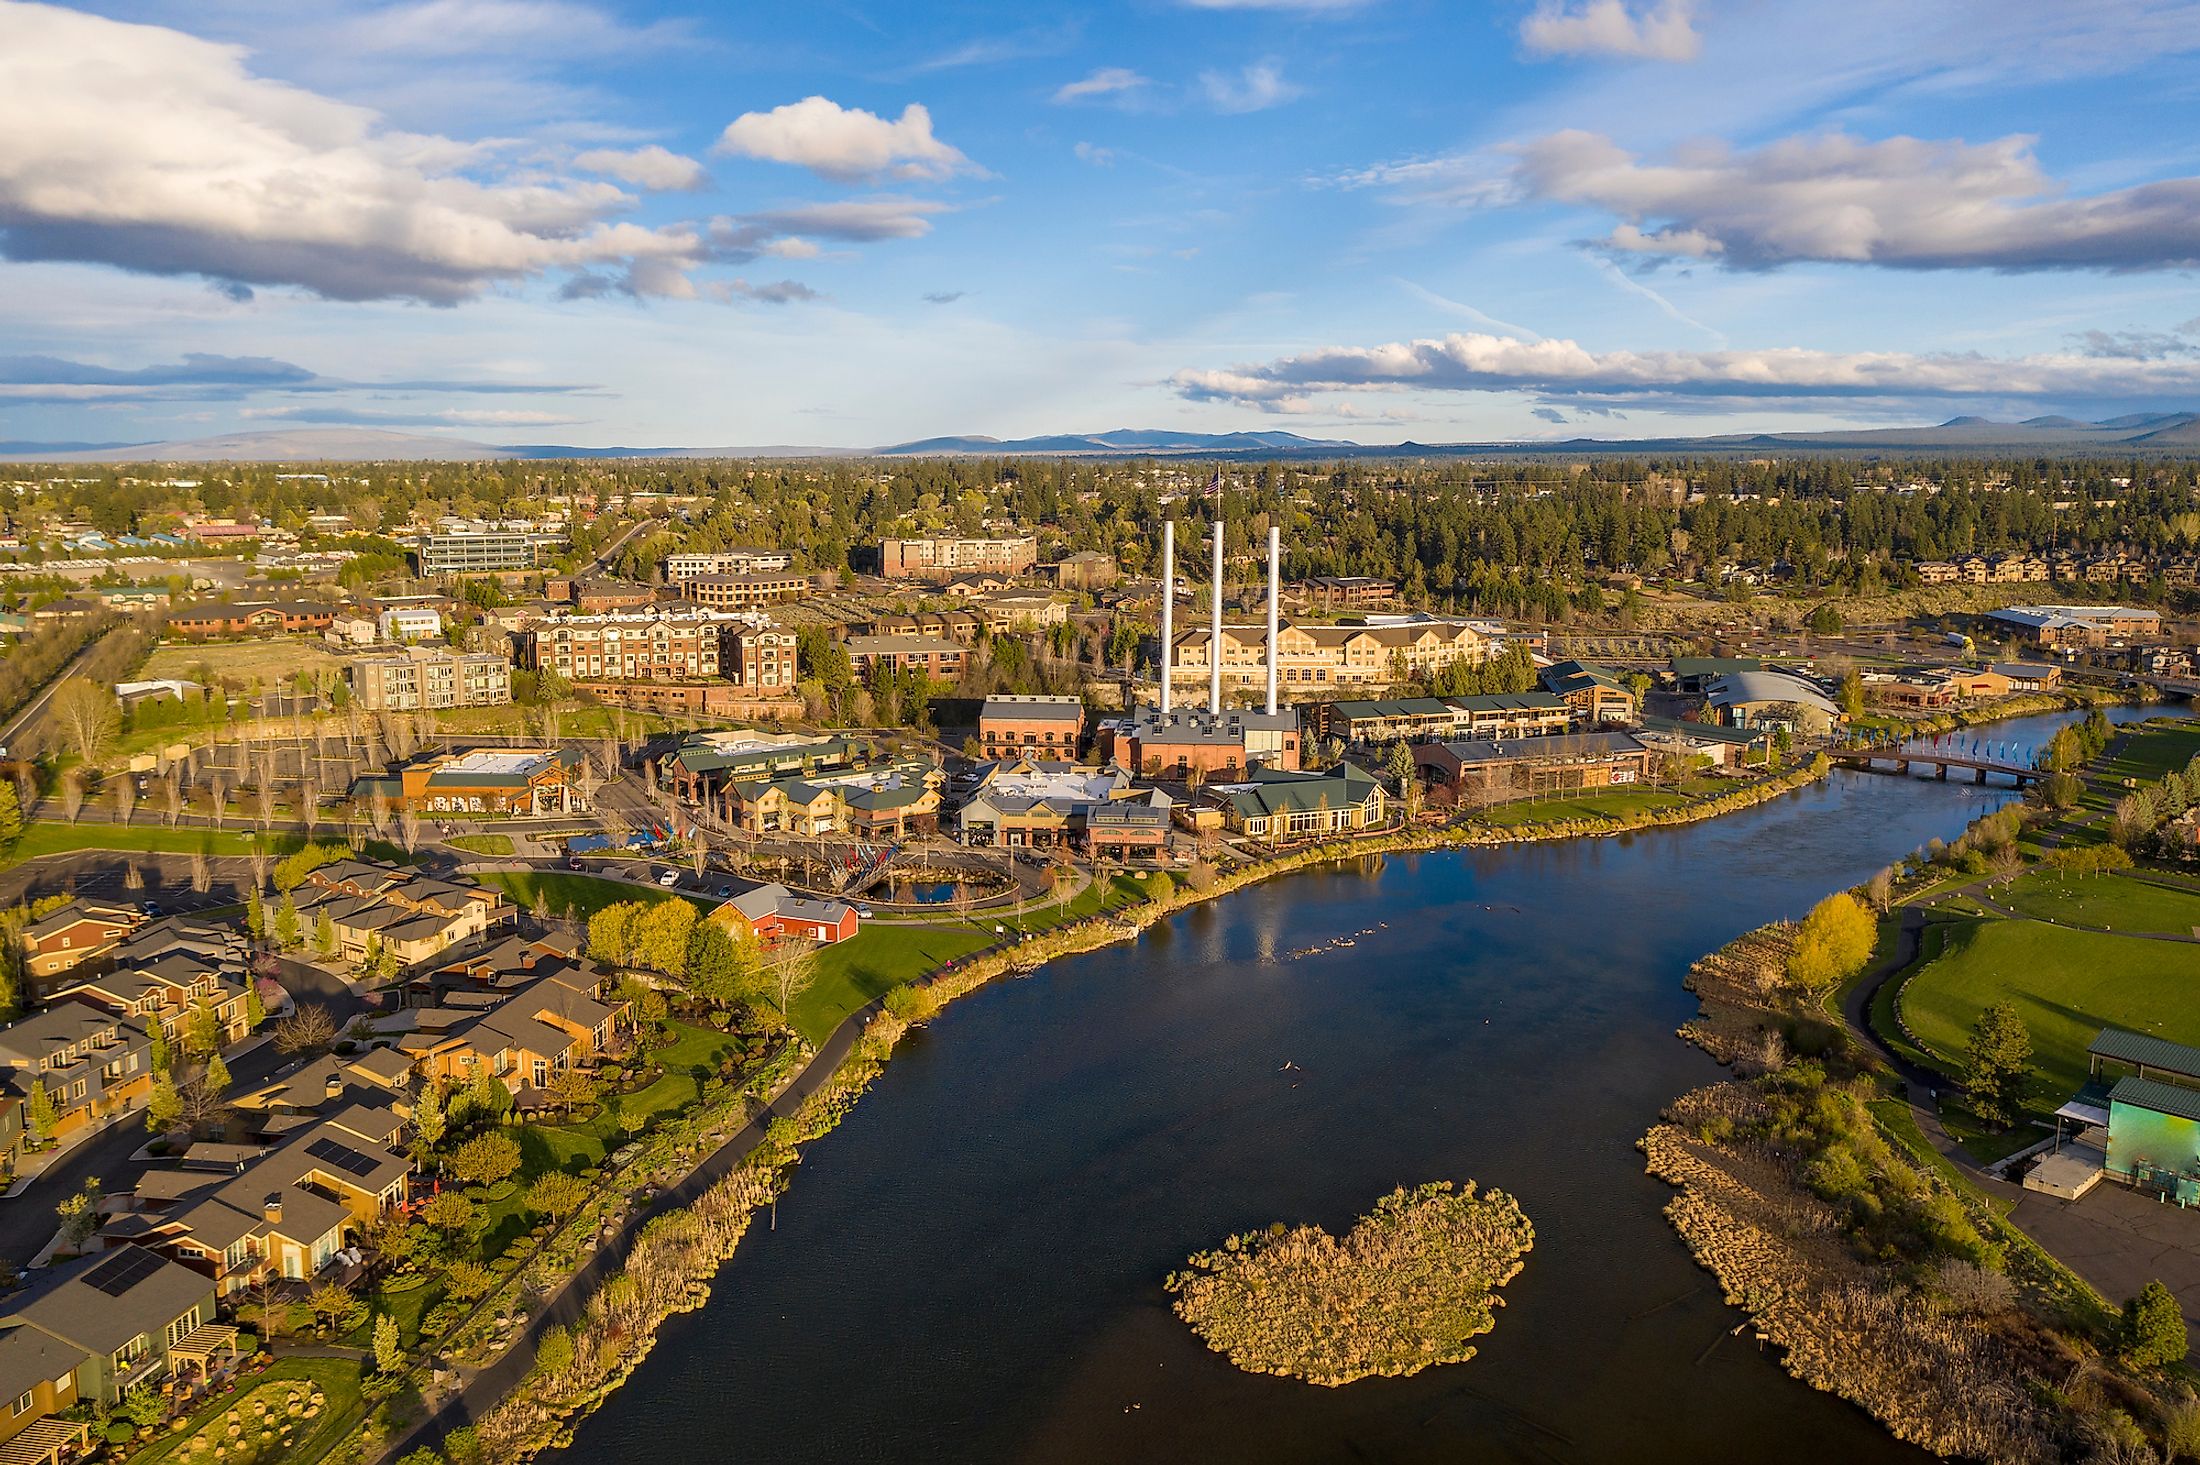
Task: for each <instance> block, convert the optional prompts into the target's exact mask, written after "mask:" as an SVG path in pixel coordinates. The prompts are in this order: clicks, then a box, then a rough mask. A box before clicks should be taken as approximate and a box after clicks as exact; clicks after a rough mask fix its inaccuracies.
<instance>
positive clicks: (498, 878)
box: [476, 866, 715, 920]
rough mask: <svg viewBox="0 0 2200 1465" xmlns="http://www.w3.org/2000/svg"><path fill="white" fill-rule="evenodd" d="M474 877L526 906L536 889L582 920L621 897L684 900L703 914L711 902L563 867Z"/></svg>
mask: <svg viewBox="0 0 2200 1465" xmlns="http://www.w3.org/2000/svg"><path fill="white" fill-rule="evenodd" d="M652 868H655V867H654V866H653V867H652ZM476 878H477V879H479V880H480V881H481V883H482V884H484V885H493V886H495V887H496V888H497V889H499V890H501V891H503V892H504V893H505V894H506V895H509V896H511V897H512V899H514V900H516V901H518V902H519V903H520V904H521V905H523V906H527V907H530V908H532V907H533V905H534V903H535V893H536V892H537V891H540V892H541V893H542V896H543V899H544V900H545V901H546V902H547V903H548V905H549V907H550V910H551V912H552V913H553V914H564V915H572V916H578V917H580V918H581V919H583V920H585V919H587V918H588V917H589V916H592V915H594V914H595V913H596V912H598V911H600V910H602V909H603V908H604V907H605V906H607V905H617V904H618V903H619V902H620V901H622V900H642V901H660V900H686V901H688V902H690V903H691V904H693V905H694V906H695V908H696V909H697V910H699V911H701V912H703V913H704V914H706V915H707V914H709V912H710V911H711V910H712V909H713V907H714V904H715V903H714V902H711V901H705V900H699V899H697V898H696V897H694V896H692V895H686V894H682V893H680V892H675V891H671V890H666V889H665V888H664V887H662V886H659V885H631V884H628V883H627V882H626V881H624V880H606V879H604V878H603V877H602V876H600V875H576V874H572V873H570V872H567V871H564V870H491V871H486V872H484V873H483V874H481V875H479V876H477V877H476Z"/></svg>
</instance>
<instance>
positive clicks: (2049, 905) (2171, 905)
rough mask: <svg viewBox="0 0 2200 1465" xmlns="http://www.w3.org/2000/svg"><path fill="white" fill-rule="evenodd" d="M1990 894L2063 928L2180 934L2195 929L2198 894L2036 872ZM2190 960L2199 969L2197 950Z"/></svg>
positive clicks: (2132, 881)
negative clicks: (2088, 927)
mask: <svg viewBox="0 0 2200 1465" xmlns="http://www.w3.org/2000/svg"><path fill="white" fill-rule="evenodd" d="M1990 894H1991V896H1992V898H1993V900H1994V901H1995V903H1996V904H1998V905H2005V906H2007V907H2009V909H2011V910H2013V911H2016V912H2018V913H2019V914H2022V915H2027V916H2031V917H2033V918H2034V919H2036V920H2042V921H2053V922H2057V923H2059V924H2062V925H2066V926H2104V927H2106V928H2108V929H2109V930H2111V931H2168V932H2173V933H2175V934H2177V935H2180V936H2189V935H2191V934H2192V932H2193V931H2194V929H2195V928H2200V891H2195V890H2187V889H2178V888H2172V887H2170V886H2167V885H2159V884H2155V883H2153V882H2151V881H2148V880H2142V879H2137V878H2134V877H2132V876H2129V875H2091V876H2067V875H2063V874H2060V873H2058V872H2055V871H2049V870H2037V871H2034V872H2033V873H2031V874H2029V875H2026V876H2023V877H2022V878H2020V879H2019V880H2017V881H2016V882H2015V883H2014V884H2012V885H2009V886H2006V887H2003V888H1999V889H1996V890H1993V891H1991V892H1990ZM2194 962H2195V964H2196V965H2200V952H2196V953H2194Z"/></svg>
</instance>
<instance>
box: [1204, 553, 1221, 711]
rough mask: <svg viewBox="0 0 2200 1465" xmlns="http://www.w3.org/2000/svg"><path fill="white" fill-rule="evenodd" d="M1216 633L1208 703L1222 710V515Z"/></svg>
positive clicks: (1209, 668)
mask: <svg viewBox="0 0 2200 1465" xmlns="http://www.w3.org/2000/svg"><path fill="white" fill-rule="evenodd" d="M1214 604H1215V635H1214V641H1213V642H1212V644H1210V645H1209V646H1208V648H1207V705H1208V706H1209V707H1210V708H1212V709H1214V710H1215V711H1216V712H1220V711H1221V710H1222V516H1221V515H1219V514H1218V515H1216V516H1215V601H1214Z"/></svg>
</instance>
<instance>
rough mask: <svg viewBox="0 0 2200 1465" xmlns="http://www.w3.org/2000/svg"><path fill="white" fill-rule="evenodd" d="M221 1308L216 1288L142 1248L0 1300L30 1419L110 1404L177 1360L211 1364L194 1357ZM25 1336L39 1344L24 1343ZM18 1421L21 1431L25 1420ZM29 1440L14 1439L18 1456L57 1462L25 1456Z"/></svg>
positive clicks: (2, 1335) (68, 1267) (2, 1336)
mask: <svg viewBox="0 0 2200 1465" xmlns="http://www.w3.org/2000/svg"><path fill="white" fill-rule="evenodd" d="M215 1306H216V1298H215V1291H214V1284H213V1283H212V1282H211V1281H210V1280H208V1279H207V1278H206V1277H205V1276H204V1275H202V1274H201V1273H198V1272H195V1271H193V1270H192V1269H191V1268H189V1267H186V1266H184V1265H182V1264H181V1263H179V1262H174V1261H170V1260H169V1259H168V1258H166V1257H163V1256H161V1255H159V1254H158V1253H156V1252H152V1251H148V1250H146V1249H144V1248H142V1247H125V1248H123V1249H122V1250H119V1251H109V1252H101V1253H95V1254H93V1255H91V1256H86V1257H80V1258H78V1259H77V1260H75V1261H71V1262H65V1263H63V1264H62V1265H60V1266H58V1267H56V1268H54V1269H53V1270H52V1271H51V1272H49V1273H47V1274H45V1275H43V1276H41V1277H39V1278H38V1279H37V1280H35V1281H33V1282H32V1283H31V1284H30V1286H28V1287H27V1288H25V1289H24V1290H23V1291H22V1292H20V1293H17V1294H16V1295H15V1296H13V1297H10V1298H9V1299H7V1301H6V1302H5V1303H0V1340H4V1342H5V1345H6V1349H7V1352H8V1357H9V1361H10V1363H11V1364H12V1365H13V1366H14V1368H15V1369H16V1370H17V1372H15V1373H14V1374H13V1375H12V1376H11V1378H10V1382H12V1383H22V1382H24V1381H25V1380H26V1378H33V1379H34V1382H33V1384H32V1387H31V1388H30V1389H28V1390H26V1392H30V1393H31V1394H32V1395H33V1398H32V1401H31V1407H30V1409H27V1410H25V1411H24V1413H25V1414H31V1413H35V1412H36V1411H37V1409H38V1406H39V1404H40V1403H41V1402H43V1401H44V1400H46V1399H49V1398H50V1399H51V1400H52V1401H54V1403H55V1404H57V1405H59V1404H60V1401H61V1400H62V1399H64V1398H66V1399H68V1401H69V1402H71V1403H73V1402H75V1401H76V1400H78V1399H83V1400H89V1401H92V1402H94V1403H98V1404H103V1405H108V1406H112V1405H114V1404H117V1403H119V1402H120V1401H121V1399H122V1396H123V1395H124V1394H125V1393H127V1392H128V1391H129V1390H131V1389H133V1388H135V1387H137V1386H138V1385H139V1384H143V1383H148V1382H150V1381H152V1380H154V1379H157V1378H159V1377H160V1376H161V1375H163V1374H165V1373H167V1372H168V1371H169V1368H170V1366H171V1362H172V1355H177V1354H183V1355H189V1356H197V1357H200V1358H203V1357H204V1354H203V1353H196V1354H193V1351H192V1350H193V1345H195V1344H197V1343H198V1342H199V1339H198V1338H197V1337H195V1336H194V1335H197V1334H198V1333H199V1330H200V1329H201V1328H205V1327H212V1326H214V1315H215ZM230 1331H231V1334H232V1336H233V1335H234V1330H230ZM24 1333H29V1334H31V1335H32V1337H30V1338H25V1337H20V1336H18V1335H19V1334H24ZM14 1402H15V1404H17V1405H21V1404H22V1403H23V1400H22V1398H21V1397H20V1396H17V1397H16V1398H15V1400H14ZM60 1407H66V1406H65V1405H61V1406H60ZM11 1422H12V1423H17V1424H18V1425H19V1424H20V1416H19V1417H18V1420H17V1421H11ZM26 1433H28V1431H25V1430H21V1429H20V1428H19V1430H18V1433H17V1435H16V1437H15V1438H14V1439H11V1440H10V1441H9V1442H8V1448H9V1450H10V1451H11V1452H12V1453H13V1456H14V1457H15V1458H22V1459H27V1460H38V1459H40V1458H50V1457H41V1456H39V1455H36V1454H32V1453H28V1452H27V1451H26V1449H25V1445H24V1435H25V1434H26Z"/></svg>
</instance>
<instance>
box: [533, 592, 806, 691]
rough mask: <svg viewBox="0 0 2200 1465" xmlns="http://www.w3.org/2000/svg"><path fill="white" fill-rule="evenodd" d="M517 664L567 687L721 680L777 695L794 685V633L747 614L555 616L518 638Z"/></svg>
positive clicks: (693, 609)
mask: <svg viewBox="0 0 2200 1465" xmlns="http://www.w3.org/2000/svg"><path fill="white" fill-rule="evenodd" d="M520 654H521V657H522V659H523V660H524V661H525V662H526V664H527V665H528V666H530V667H533V668H535V669H536V670H542V669H545V668H547V669H551V670H554V671H556V672H557V673H558V674H559V675H561V676H563V677H566V678H567V679H569V680H576V681H577V680H583V679H593V678H608V679H611V680H625V681H694V680H700V679H710V680H715V679H718V678H725V679H726V680H729V681H732V682H735V683H737V684H739V685H742V686H745V687H749V688H753V689H754V690H756V691H757V692H759V693H761V694H764V695H776V694H780V693H783V692H786V691H789V690H791V689H792V688H793V686H794V683H795V634H794V632H793V631H791V630H783V629H781V628H780V627H778V626H775V625H773V624H772V623H771V621H769V620H767V619H766V618H764V617H763V616H760V615H756V614H753V613H746V614H744V613H736V612H733V611H721V610H709V609H705V608H703V607H700V606H655V607H651V608H648V609H643V610H632V611H610V612H606V613H605V614H602V615H571V614H559V615H555V616H552V617H551V618H550V619H548V620H546V621H544V622H542V623H541V624H539V625H537V626H535V627H533V628H532V629H531V630H528V631H526V632H524V633H523V634H522V637H521V643H520Z"/></svg>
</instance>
